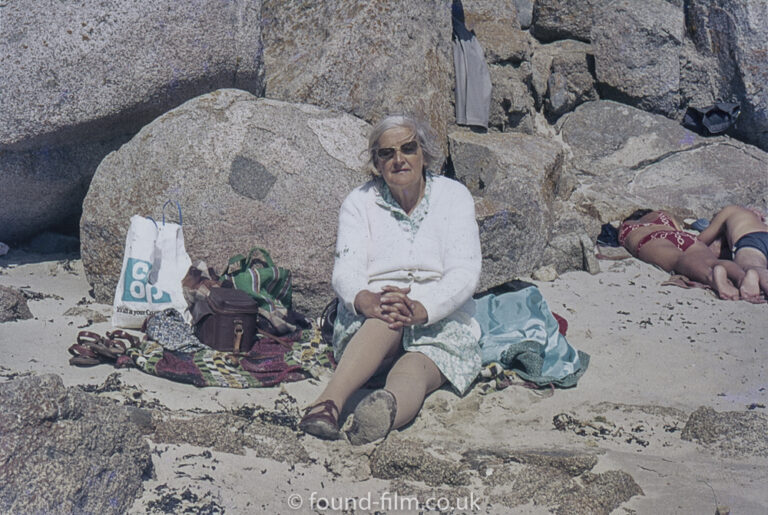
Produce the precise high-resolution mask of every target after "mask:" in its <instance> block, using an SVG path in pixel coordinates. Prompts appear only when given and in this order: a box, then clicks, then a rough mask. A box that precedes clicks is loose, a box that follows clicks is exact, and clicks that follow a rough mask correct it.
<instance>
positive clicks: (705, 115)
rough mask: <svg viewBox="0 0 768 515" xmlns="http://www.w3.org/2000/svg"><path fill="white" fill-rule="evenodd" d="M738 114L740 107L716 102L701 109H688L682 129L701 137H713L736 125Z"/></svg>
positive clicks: (730, 103)
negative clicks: (689, 130)
mask: <svg viewBox="0 0 768 515" xmlns="http://www.w3.org/2000/svg"><path fill="white" fill-rule="evenodd" d="M740 112H741V106H740V105H739V104H737V103H733V102H718V103H717V104H714V105H711V106H707V107H702V108H699V107H689V108H688V109H687V110H686V112H685V116H684V117H683V127H686V128H688V129H691V130H692V131H694V132H696V133H698V134H701V135H702V136H715V135H717V134H722V133H723V132H725V131H727V130H728V129H729V128H730V127H731V126H732V125H733V124H734V123H736V119H737V118H738V117H739V113H740Z"/></svg>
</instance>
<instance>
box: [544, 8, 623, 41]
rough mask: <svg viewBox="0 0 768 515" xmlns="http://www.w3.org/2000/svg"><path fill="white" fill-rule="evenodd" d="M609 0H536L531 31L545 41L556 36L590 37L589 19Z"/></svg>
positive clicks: (590, 22)
mask: <svg viewBox="0 0 768 515" xmlns="http://www.w3.org/2000/svg"><path fill="white" fill-rule="evenodd" d="M607 3H608V0H536V2H534V4H533V25H532V26H531V33H532V34H533V35H534V36H535V37H536V39H538V40H539V41H542V42H544V43H548V42H551V41H555V40H558V39H578V40H580V41H586V42H589V41H590V33H591V31H592V21H593V18H594V17H595V16H596V15H598V14H599V15H603V14H605V11H606V10H607V9H608V7H607V6H606V4H607Z"/></svg>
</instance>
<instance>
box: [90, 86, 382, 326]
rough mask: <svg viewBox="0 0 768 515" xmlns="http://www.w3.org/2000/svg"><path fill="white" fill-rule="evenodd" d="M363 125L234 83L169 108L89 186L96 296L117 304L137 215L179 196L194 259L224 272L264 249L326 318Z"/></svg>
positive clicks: (357, 180)
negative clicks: (237, 259)
mask: <svg viewBox="0 0 768 515" xmlns="http://www.w3.org/2000/svg"><path fill="white" fill-rule="evenodd" d="M367 130H368V125H367V124H366V123H365V122H363V121H361V120H359V119H357V118H355V117H353V116H351V115H348V114H342V113H338V112H334V111H328V110H323V109H320V108H318V107H313V106H308V105H302V104H288V103H285V102H281V101H277V100H269V99H263V98H256V97H254V96H253V95H251V94H249V93H247V92H244V91H240V90H232V89H230V90H219V91H216V92H213V93H210V94H206V95H203V96H201V97H198V98H195V99H193V100H190V101H188V102H186V103H185V104H183V105H181V106H179V107H178V108H176V109H174V110H172V111H169V112H168V113H166V114H165V115H163V116H161V117H160V118H158V119H157V120H155V121H154V122H152V123H151V124H149V125H147V126H146V127H144V128H143V129H142V130H141V131H140V132H139V133H138V134H137V135H136V136H135V137H134V138H133V139H132V140H131V141H130V142H129V143H127V144H126V145H124V146H123V147H122V148H121V149H120V150H118V151H117V152H113V153H112V154H110V155H109V156H107V158H106V159H104V161H103V162H102V163H101V165H100V166H99V168H98V170H97V171H96V175H95V176H94V178H93V182H92V183H91V187H90V189H89V190H88V195H87V197H86V199H85V202H84V205H83V217H82V220H81V231H80V238H81V254H82V259H83V265H84V266H85V271H86V275H87V277H88V281H89V282H90V283H91V285H92V286H93V289H94V293H95V296H96V299H97V300H98V301H100V302H108V303H111V302H112V297H113V295H114V291H115V286H116V284H117V280H118V276H119V274H120V267H121V264H122V255H123V250H124V245H125V236H126V232H127V229H128V225H129V218H130V217H131V215H133V214H139V215H142V216H152V217H159V216H160V215H161V213H160V208H161V207H162V206H163V204H164V203H165V201H166V200H168V199H172V200H175V201H178V202H179V203H180V205H181V208H182V210H183V220H184V225H183V228H184V237H185V240H186V248H187V252H188V253H189V255H190V257H191V258H192V261H193V263H196V262H197V261H198V260H204V261H206V262H207V263H208V265H209V266H213V267H214V268H215V269H216V270H218V271H222V270H223V268H224V266H225V265H226V262H227V259H228V258H229V257H230V256H232V255H234V254H237V253H243V252H247V251H248V250H249V249H250V247H252V246H255V245H258V246H262V247H265V248H267V249H268V250H269V251H270V252H271V254H272V257H273V258H274V259H275V261H276V262H277V264H278V265H280V266H283V267H286V268H289V269H290V270H291V271H292V272H293V274H294V302H295V304H296V307H297V308H298V309H299V310H302V311H307V312H311V313H318V314H319V312H320V311H321V310H322V308H323V306H324V305H325V304H326V303H327V302H328V300H329V298H330V297H331V295H332V292H331V289H330V277H331V270H332V266H333V252H334V246H335V237H334V235H335V234H336V228H337V222H338V211H339V207H340V206H341V202H342V201H343V199H344V198H345V196H346V195H347V194H348V193H349V192H350V191H351V190H352V189H353V188H355V187H356V186H358V185H360V184H362V183H363V182H364V181H365V180H366V178H367V175H366V173H365V172H364V171H363V170H364V167H365V161H364V158H365V153H364V150H365V148H366V133H367ZM166 215H169V216H170V215H171V210H167V211H166ZM175 218H176V217H175V215H174V216H173V219H174V220H175Z"/></svg>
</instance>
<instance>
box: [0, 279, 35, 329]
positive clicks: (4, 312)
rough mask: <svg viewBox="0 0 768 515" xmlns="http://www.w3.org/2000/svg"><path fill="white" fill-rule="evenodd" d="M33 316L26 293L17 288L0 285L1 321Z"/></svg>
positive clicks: (25, 318)
mask: <svg viewBox="0 0 768 515" xmlns="http://www.w3.org/2000/svg"><path fill="white" fill-rule="evenodd" d="M29 318H32V312H31V311H30V310H29V306H27V299H26V298H25V297H24V294H23V293H21V292H20V291H19V290H16V289H15V288H9V287H8V286H2V285H0V323H2V322H13V321H15V320H27V319H29Z"/></svg>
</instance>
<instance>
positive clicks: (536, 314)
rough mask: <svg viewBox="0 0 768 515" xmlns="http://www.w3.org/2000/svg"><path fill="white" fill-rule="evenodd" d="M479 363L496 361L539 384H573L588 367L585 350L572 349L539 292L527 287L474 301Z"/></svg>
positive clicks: (564, 386)
mask: <svg viewBox="0 0 768 515" xmlns="http://www.w3.org/2000/svg"><path fill="white" fill-rule="evenodd" d="M475 307H476V312H475V318H476V319H477V321H478V322H479V323H480V327H481V329H482V331H483V333H482V336H481V338H480V346H481V348H482V350H481V357H482V360H483V365H488V364H490V363H494V362H497V363H500V364H501V365H502V366H503V367H504V368H506V369H508V370H512V371H514V372H515V373H517V374H518V375H519V376H520V377H522V378H523V379H525V380H526V381H529V382H531V383H534V384H536V385H538V386H546V385H549V384H553V385H555V386H559V387H561V388H570V387H572V386H576V382H577V381H578V379H579V378H580V377H581V376H582V374H584V372H585V371H586V370H587V367H588V366H589V354H587V353H585V352H581V351H577V350H576V349H574V348H573V347H572V346H571V345H570V344H569V343H568V341H567V340H566V339H565V336H563V335H562V334H560V332H559V330H558V322H557V320H556V319H555V317H554V316H552V312H551V311H550V310H549V306H547V303H546V301H545V300H544V298H543V297H542V296H541V292H540V291H539V289H538V288H536V287H533V286H532V287H528V288H524V289H522V290H519V291H515V292H507V293H502V294H500V295H494V294H488V295H485V296H483V297H481V298H479V299H475Z"/></svg>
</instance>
